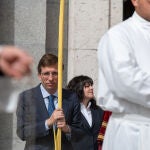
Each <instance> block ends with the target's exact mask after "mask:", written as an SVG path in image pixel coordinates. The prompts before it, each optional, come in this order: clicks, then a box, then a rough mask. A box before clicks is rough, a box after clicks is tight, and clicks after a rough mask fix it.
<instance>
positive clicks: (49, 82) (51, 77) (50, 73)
mask: <svg viewBox="0 0 150 150" xmlns="http://www.w3.org/2000/svg"><path fill="white" fill-rule="evenodd" d="M38 77H39V79H40V80H41V83H42V85H43V86H44V88H45V89H46V90H47V91H48V92H49V93H50V94H54V93H55V92H56V91H57V86H58V64H55V65H51V66H49V67H41V73H40V74H39V75H38Z"/></svg>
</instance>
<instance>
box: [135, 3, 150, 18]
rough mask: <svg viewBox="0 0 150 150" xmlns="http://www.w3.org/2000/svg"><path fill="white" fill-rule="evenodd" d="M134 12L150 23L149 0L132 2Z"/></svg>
mask: <svg viewBox="0 0 150 150" xmlns="http://www.w3.org/2000/svg"><path fill="white" fill-rule="evenodd" d="M132 3H133V5H134V7H135V10H136V12H137V13H138V14H139V15H140V16H141V17H143V18H144V19H146V20H148V21H150V0H132Z"/></svg>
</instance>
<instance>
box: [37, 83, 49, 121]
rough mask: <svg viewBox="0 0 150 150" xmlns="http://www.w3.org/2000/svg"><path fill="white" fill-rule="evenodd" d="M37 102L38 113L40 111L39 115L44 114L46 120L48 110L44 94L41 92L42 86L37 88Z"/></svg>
mask: <svg viewBox="0 0 150 150" xmlns="http://www.w3.org/2000/svg"><path fill="white" fill-rule="evenodd" d="M35 101H36V104H37V106H36V107H37V111H38V112H37V113H42V114H43V117H44V118H45V117H48V111H47V108H46V106H45V102H44V99H43V96H42V92H41V90H40V85H39V86H37V87H36V88H35Z"/></svg>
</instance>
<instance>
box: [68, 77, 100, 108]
mask: <svg viewBox="0 0 150 150" xmlns="http://www.w3.org/2000/svg"><path fill="white" fill-rule="evenodd" d="M87 84H89V85H93V80H92V78H90V77H88V76H85V75H80V76H76V77H74V78H72V79H71V80H70V81H69V83H68V85H67V89H69V90H71V91H73V92H75V93H76V94H77V96H78V99H79V101H80V102H82V101H83V98H84V86H85V85H87ZM90 101H91V107H93V108H97V107H98V106H97V105H96V100H95V99H94V98H92V99H91V100H90Z"/></svg>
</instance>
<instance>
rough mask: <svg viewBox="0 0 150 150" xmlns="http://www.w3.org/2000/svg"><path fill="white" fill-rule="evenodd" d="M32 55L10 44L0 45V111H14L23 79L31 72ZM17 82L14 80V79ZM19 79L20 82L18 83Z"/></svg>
mask: <svg viewBox="0 0 150 150" xmlns="http://www.w3.org/2000/svg"><path fill="white" fill-rule="evenodd" d="M31 64H32V57H31V56H29V55H28V54H27V53H26V52H25V51H24V50H22V49H20V48H18V47H15V46H10V45H5V46H1V47H0V112H13V111H14V110H15V108H16V103H17V99H18V90H19V88H18V87H17V86H18V85H19V83H21V81H20V80H21V79H22V78H23V77H25V76H26V75H29V74H30V73H31ZM14 79H15V80H16V82H13V80H14ZM17 81H18V82H19V83H17Z"/></svg>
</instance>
